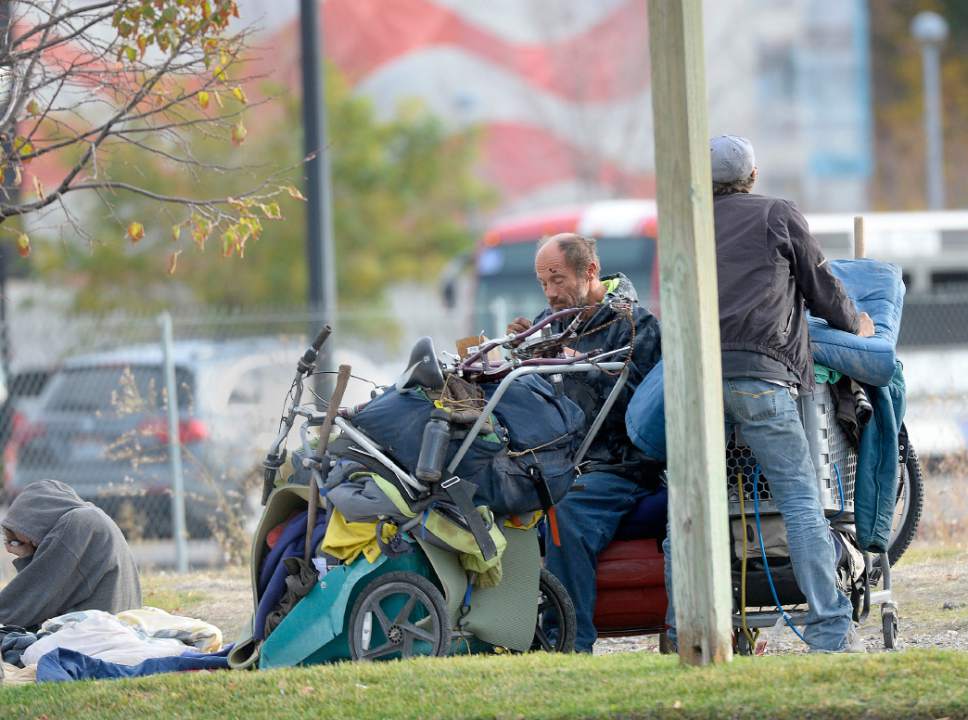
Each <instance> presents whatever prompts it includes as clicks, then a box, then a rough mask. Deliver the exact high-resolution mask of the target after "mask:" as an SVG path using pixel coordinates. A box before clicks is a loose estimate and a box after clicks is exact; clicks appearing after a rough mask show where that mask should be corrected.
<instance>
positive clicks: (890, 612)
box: [881, 607, 897, 650]
mask: <svg viewBox="0 0 968 720" xmlns="http://www.w3.org/2000/svg"><path fill="white" fill-rule="evenodd" d="M881 629H882V630H883V631H884V647H885V648H887V649H888V650H894V649H896V648H897V610H895V609H894V608H892V607H885V608H883V609H882V611H881Z"/></svg>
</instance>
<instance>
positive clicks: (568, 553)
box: [507, 233, 660, 653]
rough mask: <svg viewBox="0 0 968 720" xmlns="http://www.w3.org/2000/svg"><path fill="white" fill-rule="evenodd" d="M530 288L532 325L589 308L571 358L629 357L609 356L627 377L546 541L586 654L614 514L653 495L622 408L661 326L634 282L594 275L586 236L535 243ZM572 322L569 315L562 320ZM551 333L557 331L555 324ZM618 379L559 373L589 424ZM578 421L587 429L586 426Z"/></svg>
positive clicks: (655, 354) (651, 355) (524, 324)
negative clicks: (538, 303)
mask: <svg viewBox="0 0 968 720" xmlns="http://www.w3.org/2000/svg"><path fill="white" fill-rule="evenodd" d="M534 269H535V273H536V274H537V276H538V283H539V284H540V285H541V289H542V291H543V292H544V295H545V298H546V299H547V300H548V306H549V307H548V308H546V309H545V310H544V311H543V312H542V313H541V314H540V315H538V317H536V318H535V320H534V322H540V321H541V320H542V319H543V318H545V317H546V316H548V315H549V314H551V313H553V312H556V311H558V310H564V309H566V308H572V307H583V306H588V309H587V310H586V311H585V312H584V313H583V315H582V318H581V324H580V326H579V328H578V337H577V338H576V340H575V341H574V342H573V343H572V346H571V347H570V348H569V349H568V350H569V351H574V352H576V353H582V352H588V351H592V350H596V349H597V350H601V351H609V350H618V349H619V348H622V347H625V346H627V345H630V346H631V352H630V353H625V354H620V355H617V356H616V357H613V358H609V360H610V361H612V360H614V361H627V362H628V366H629V376H628V381H627V382H626V385H625V387H624V389H623V390H622V393H621V395H620V396H619V397H618V398H617V400H616V402H615V404H614V405H613V406H612V409H611V410H610V411H609V414H608V416H607V417H606V418H605V422H604V424H603V425H602V427H601V429H600V430H599V432H598V435H597V436H596V437H595V440H594V442H593V443H592V445H591V447H590V448H589V451H588V454H587V455H586V457H585V460H586V462H583V463H582V467H581V468H580V469H581V471H582V474H581V476H580V477H579V479H578V481H577V483H576V484H577V485H578V486H579V487H578V488H576V489H575V490H573V491H572V492H569V493H568V494H567V495H565V497H564V498H563V499H562V500H561V502H559V503H558V505H557V506H556V512H557V515H558V527H559V536H560V540H561V545H560V546H557V545H555V544H554V543H553V542H551V541H550V539H549V541H548V542H547V543H546V556H545V565H546V566H547V568H548V570H550V571H551V572H552V573H553V574H554V575H555V576H556V577H557V578H558V579H559V580H561V582H562V584H563V585H564V586H565V588H566V589H567V590H568V594H569V595H571V598H572V600H573V601H574V603H575V614H576V616H577V620H578V636H577V638H576V641H575V649H576V650H577V651H578V652H589V653H590V652H591V651H592V646H593V645H594V644H595V639H596V637H597V633H596V631H595V623H594V615H595V571H596V568H597V565H598V554H599V553H600V552H601V551H602V550H604V549H605V547H606V546H607V545H608V544H609V543H610V542H611V541H612V538H613V537H614V536H615V531H616V530H617V528H618V525H619V522H620V521H621V520H622V518H623V517H624V516H625V515H626V514H627V513H628V512H629V511H631V510H632V509H633V508H635V506H636V504H637V503H638V502H639V500H641V499H642V498H643V497H644V496H646V495H648V494H650V493H651V492H654V491H655V483H656V478H655V477H654V473H653V475H652V476H651V477H650V476H647V475H646V474H644V473H645V466H644V465H643V463H642V462H641V461H640V459H639V457H638V451H637V450H636V449H635V447H634V446H633V445H632V444H631V443H630V442H629V439H628V435H627V434H626V432H625V409H626V407H627V405H628V403H629V400H630V399H631V397H632V394H633V392H634V391H635V388H636V386H638V384H639V383H640V382H641V381H642V378H644V377H645V375H646V374H647V373H648V372H649V370H651V369H652V366H653V365H655V364H656V363H657V362H658V361H659V356H660V355H659V353H660V345H659V322H658V320H656V318H655V316H653V315H652V313H650V312H649V311H648V310H646V309H645V308H643V307H641V306H640V305H639V303H638V295H637V294H636V292H635V288H634V287H632V283H631V282H630V281H629V279H628V278H627V277H625V275H622V274H621V273H618V274H615V275H608V276H605V277H599V272H600V270H601V264H600V262H599V259H598V253H597V251H596V248H595V240H594V239H593V238H586V237H582V236H581V235H575V234H572V233H561V234H559V235H555V236H554V237H551V238H549V239H547V240H546V241H544V242H542V243H541V244H540V245H539V247H538V252H537V254H536V255H535V259H534ZM570 321H571V318H568V319H567V320H566V321H565V323H568V322H570ZM531 324H532V323H531V321H530V320H528V319H527V318H523V317H519V318H516V319H515V320H514V322H512V323H511V324H510V325H509V326H508V328H507V331H508V333H519V332H523V331H524V330H526V329H527V328H529V327H530V326H531ZM552 330H553V331H554V332H561V331H562V330H564V327H563V323H561V322H560V321H559V322H558V323H556V324H555V325H553V326H552ZM615 379H616V376H613V375H609V374H607V373H604V372H603V373H599V375H598V377H596V378H588V377H585V376H578V375H565V376H564V381H563V382H564V392H565V395H567V396H568V397H569V398H571V399H572V400H574V401H575V402H576V403H577V404H578V405H579V406H580V407H581V409H582V410H583V411H584V412H585V418H586V422H587V425H590V424H591V422H592V421H593V420H594V418H595V416H596V415H597V414H598V412H599V410H600V409H601V407H602V405H603V404H604V403H605V399H606V398H607V397H608V394H609V393H610V392H611V390H612V388H613V387H614V385H615ZM587 425H586V427H587Z"/></svg>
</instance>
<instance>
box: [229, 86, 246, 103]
mask: <svg viewBox="0 0 968 720" xmlns="http://www.w3.org/2000/svg"><path fill="white" fill-rule="evenodd" d="M232 95H234V96H235V99H236V100H238V101H239V102H240V103H242V104H245V103H247V102H249V98H247V97H246V96H245V90H243V89H242V88H241V87H240V86H238V85H236V86H235V87H234V88H232Z"/></svg>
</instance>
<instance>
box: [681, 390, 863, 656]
mask: <svg viewBox="0 0 968 720" xmlns="http://www.w3.org/2000/svg"><path fill="white" fill-rule="evenodd" d="M723 406H724V408H725V410H726V437H727V439H728V438H729V436H730V435H731V434H732V432H733V430H734V429H735V428H739V430H740V433H741V435H742V438H743V441H744V442H745V443H746V445H748V446H749V447H750V449H751V450H752V451H753V454H754V455H755V456H756V459H757V460H758V461H759V463H760V468H761V470H762V474H763V475H764V476H766V478H767V479H768V480H769V483H770V490H771V491H772V494H773V500H774V502H775V503H776V505H777V508H778V509H779V510H780V514H781V515H782V516H783V523H784V525H786V532H787V540H788V543H789V546H790V560H791V561H792V563H793V573H794V576H795V577H796V579H797V585H798V586H799V587H800V591H801V592H802V593H803V595H804V597H805V598H806V599H807V603H808V605H809V611H808V613H807V617H806V627H805V628H804V631H803V637H804V640H806V641H807V644H808V645H810V647H812V648H816V649H818V650H839V649H840V648H841V647H843V644H844V640H845V639H846V637H847V631H848V630H849V629H850V627H851V613H852V610H853V608H852V607H851V604H850V601H849V600H848V599H847V597H846V596H845V595H844V594H843V593H842V592H840V590H838V589H837V585H836V579H835V569H836V552H835V550H834V545H833V540H832V539H831V537H830V526H829V525H828V524H827V520H826V518H825V517H824V514H823V508H821V506H820V496H819V491H818V489H817V481H816V476H817V471H816V469H815V468H814V465H813V461H812V460H811V459H810V449H809V446H808V445H807V437H806V434H805V433H804V431H803V425H802V423H801V422H800V416H799V414H798V413H797V403H796V401H795V400H794V399H793V395H792V394H791V393H790V391H789V390H788V389H787V388H785V387H781V386H779V385H774V384H772V383H768V382H765V381H763V380H756V379H754V378H731V379H728V380H723ZM725 481H726V480H725V478H724V479H723V482H725ZM671 482H675V479H674V478H673V479H671V480H670V484H671ZM662 549H663V551H664V552H665V556H666V563H665V583H666V592H667V593H668V595H669V609H668V611H667V613H666V624H667V625H668V626H669V628H670V632H669V635H670V638H671V639H672V640H673V642H675V639H676V638H675V622H676V615H675V608H674V607H673V603H672V567H671V565H672V563H671V557H672V556H671V553H670V545H669V538H668V537H666V539H665V542H664V543H663V546H662Z"/></svg>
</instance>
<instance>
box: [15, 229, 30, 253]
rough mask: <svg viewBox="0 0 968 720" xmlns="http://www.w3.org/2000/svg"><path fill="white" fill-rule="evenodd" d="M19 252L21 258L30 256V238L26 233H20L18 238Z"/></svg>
mask: <svg viewBox="0 0 968 720" xmlns="http://www.w3.org/2000/svg"><path fill="white" fill-rule="evenodd" d="M17 252H18V253H20V257H27V256H28V255H30V238H29V237H28V236H27V234H26V233H20V234H19V235H18V236H17Z"/></svg>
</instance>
